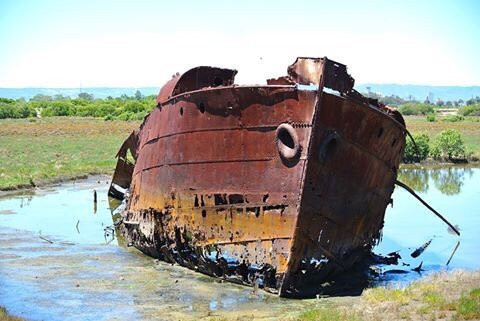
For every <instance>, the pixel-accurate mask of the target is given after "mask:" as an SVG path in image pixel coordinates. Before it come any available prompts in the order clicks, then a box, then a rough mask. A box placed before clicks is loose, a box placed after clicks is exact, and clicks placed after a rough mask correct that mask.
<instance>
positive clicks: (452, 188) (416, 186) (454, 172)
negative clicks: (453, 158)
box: [398, 167, 473, 195]
mask: <svg viewBox="0 0 480 321" xmlns="http://www.w3.org/2000/svg"><path fill="white" fill-rule="evenodd" d="M465 174H468V176H469V178H470V177H472V175H473V170H472V169H471V168H459V167H449V168H442V169H428V170H427V169H422V168H414V169H402V170H400V172H399V174H398V179H399V180H400V181H401V182H403V183H405V184H407V185H408V186H410V187H411V188H412V189H413V190H415V191H417V192H421V193H426V192H427V191H428V189H429V188H430V186H429V180H430V179H431V180H432V181H433V184H434V185H435V187H436V189H438V190H439V191H440V192H441V193H442V194H444V195H457V194H459V193H460V192H461V189H462V186H463V181H464V179H465Z"/></svg>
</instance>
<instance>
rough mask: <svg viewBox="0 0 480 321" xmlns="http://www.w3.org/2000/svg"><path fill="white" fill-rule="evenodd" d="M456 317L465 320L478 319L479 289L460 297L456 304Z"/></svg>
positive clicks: (479, 311) (479, 309) (479, 308)
mask: <svg viewBox="0 0 480 321" xmlns="http://www.w3.org/2000/svg"><path fill="white" fill-rule="evenodd" d="M456 310H457V312H458V316H459V317H461V318H462V319H465V320H473V319H475V320H478V319H480V288H477V289H474V290H472V291H470V293H468V294H464V295H462V297H461V298H460V299H459V300H458V302H457V304H456Z"/></svg>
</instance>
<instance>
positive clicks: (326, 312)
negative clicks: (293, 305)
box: [296, 307, 359, 321]
mask: <svg viewBox="0 0 480 321" xmlns="http://www.w3.org/2000/svg"><path fill="white" fill-rule="evenodd" d="M296 320H297V321H348V320H351V321H354V320H359V318H358V317H357V316H356V315H355V314H353V313H347V312H344V311H341V310H339V309H338V308H326V307H324V308H317V309H310V310H306V311H304V312H303V313H302V314H300V315H299V316H298V318H297V319H296Z"/></svg>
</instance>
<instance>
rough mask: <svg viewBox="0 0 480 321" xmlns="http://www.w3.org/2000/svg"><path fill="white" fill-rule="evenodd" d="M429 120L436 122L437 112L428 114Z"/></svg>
mask: <svg viewBox="0 0 480 321" xmlns="http://www.w3.org/2000/svg"><path fill="white" fill-rule="evenodd" d="M427 121H428V122H431V123H432V122H436V121H437V119H436V118H435V114H434V113H431V114H427Z"/></svg>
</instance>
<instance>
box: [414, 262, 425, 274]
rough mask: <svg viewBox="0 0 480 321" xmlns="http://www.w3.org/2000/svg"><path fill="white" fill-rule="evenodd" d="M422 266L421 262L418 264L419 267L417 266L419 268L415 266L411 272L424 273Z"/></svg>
mask: <svg viewBox="0 0 480 321" xmlns="http://www.w3.org/2000/svg"><path fill="white" fill-rule="evenodd" d="M422 265H423V261H422V262H420V265H419V266H417V267H416V268H414V269H412V271H415V272H417V273H420V272H422V271H425V270H424V269H422Z"/></svg>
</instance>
